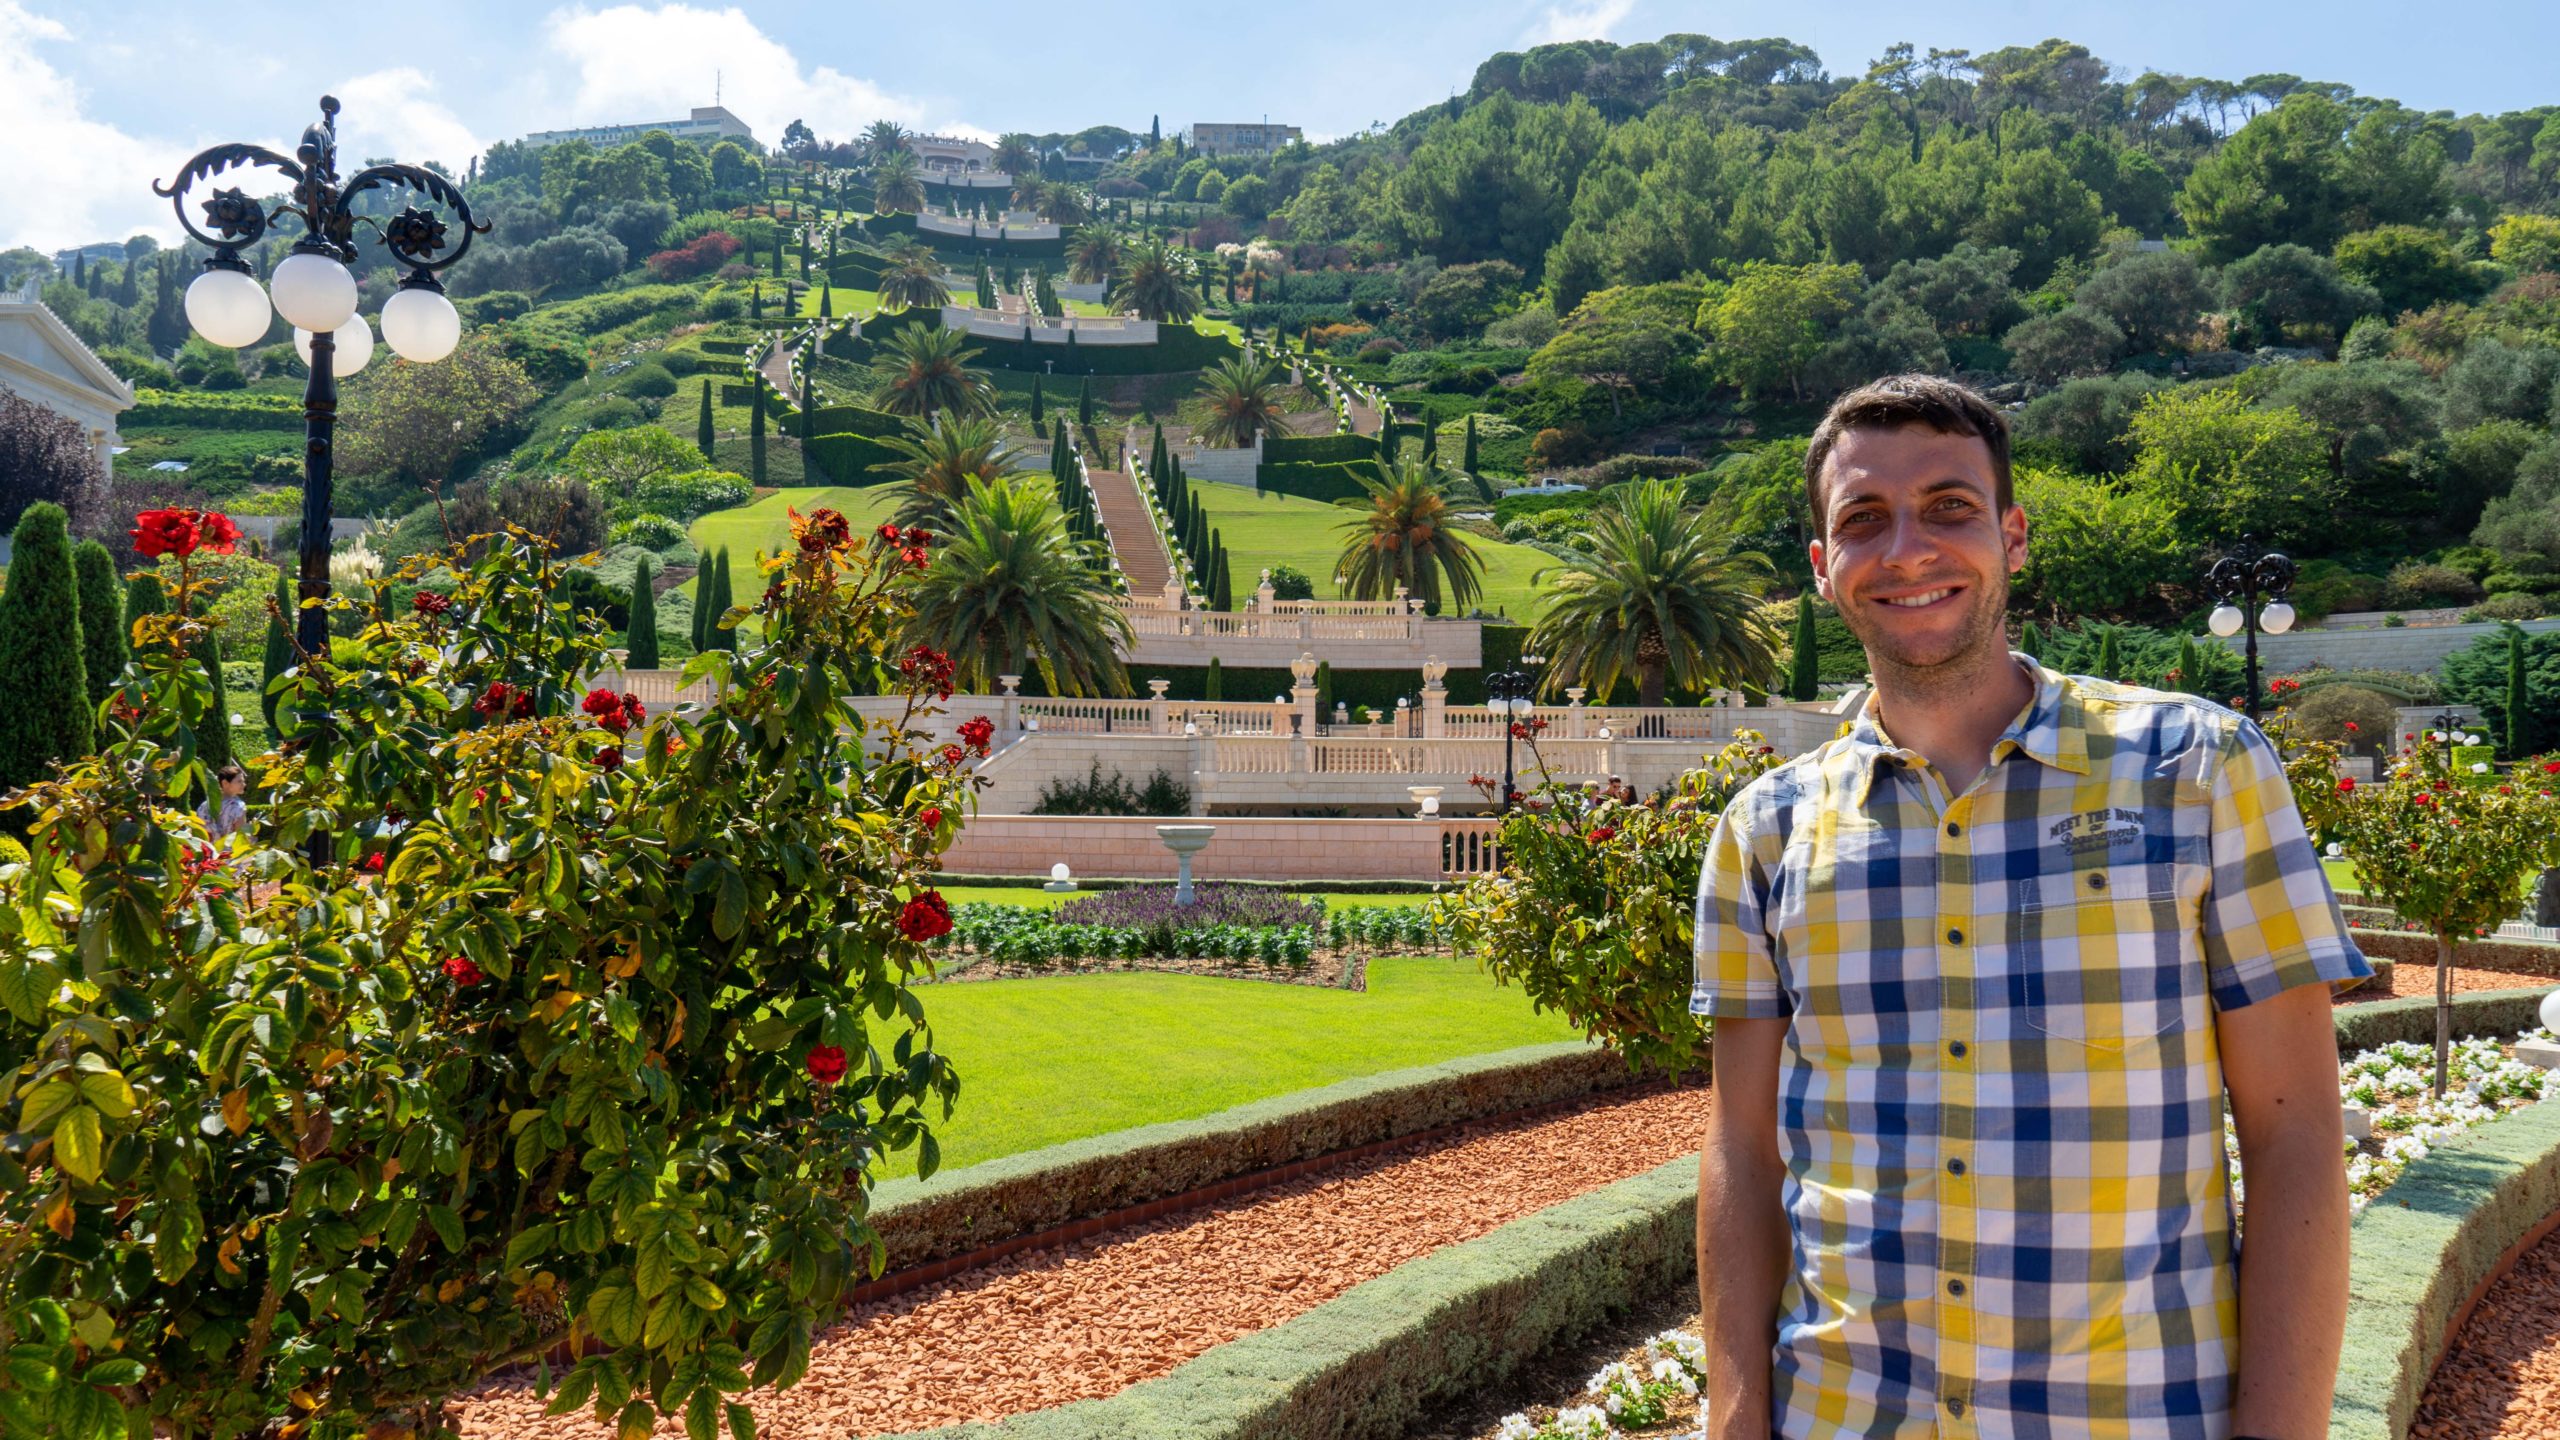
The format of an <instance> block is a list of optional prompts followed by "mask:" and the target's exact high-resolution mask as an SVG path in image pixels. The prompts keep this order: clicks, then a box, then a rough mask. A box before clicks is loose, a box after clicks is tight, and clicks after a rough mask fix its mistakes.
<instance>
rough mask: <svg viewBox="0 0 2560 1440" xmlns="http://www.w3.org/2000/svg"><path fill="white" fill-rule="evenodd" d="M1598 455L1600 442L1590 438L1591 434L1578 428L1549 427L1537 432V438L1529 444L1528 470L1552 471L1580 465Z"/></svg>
mask: <svg viewBox="0 0 2560 1440" xmlns="http://www.w3.org/2000/svg"><path fill="white" fill-rule="evenodd" d="M1599 453H1600V442H1599V441H1598V440H1595V439H1593V438H1592V436H1591V432H1589V431H1587V430H1583V429H1580V428H1578V427H1577V428H1574V429H1570V430H1566V429H1557V428H1554V427H1550V428H1548V429H1545V430H1541V431H1539V432H1538V434H1537V438H1536V439H1533V440H1531V441H1530V442H1529V468H1530V469H1532V470H1554V469H1558V468H1560V467H1562V466H1566V465H1581V464H1584V463H1587V462H1588V461H1590V460H1592V459H1594V458H1595V457H1597V456H1598V454H1599Z"/></svg>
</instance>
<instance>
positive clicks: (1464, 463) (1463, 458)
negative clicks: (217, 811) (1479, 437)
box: [1458, 410, 1477, 475]
mask: <svg viewBox="0 0 2560 1440" xmlns="http://www.w3.org/2000/svg"><path fill="white" fill-rule="evenodd" d="M1458 468H1459V469H1461V470H1464V471H1466V472H1467V473H1468V474H1470V475H1473V474H1476V473H1477V469H1476V417H1475V412H1474V411H1472V410H1470V411H1468V412H1467V448H1466V449H1465V450H1464V451H1463V452H1461V455H1460V458H1459V461H1458Z"/></svg>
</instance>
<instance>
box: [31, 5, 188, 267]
mask: <svg viewBox="0 0 2560 1440" xmlns="http://www.w3.org/2000/svg"><path fill="white" fill-rule="evenodd" d="M74 38H75V37H74V36H73V34H72V32H71V30H70V28H69V27H68V26H65V25H64V24H62V23H61V22H60V21H58V20H52V19H48V18H46V17H45V16H42V15H38V14H35V13H33V12H31V11H29V10H27V9H26V8H25V7H24V6H22V5H20V4H18V3H17V0H0V135H5V136H7V137H8V139H7V141H6V143H0V195H6V196H8V197H9V203H8V204H7V205H6V206H5V207H0V249H5V248H8V247H10V246H15V245H33V246H36V247H38V248H39V249H45V250H52V249H58V248H63V247H67V246H71V245H80V244H86V243H88V242H91V241H95V240H106V239H113V238H117V237H121V236H125V235H131V234H133V233H135V232H136V231H144V232H148V233H150V234H153V235H156V236H158V237H160V238H161V239H162V240H173V239H175V238H176V237H177V235H178V229H177V223H176V221H175V220H174V219H173V218H172V217H171V214H170V211H169V202H168V201H166V200H163V199H161V198H160V197H158V196H156V195H154V194H152V193H151V181H152V180H153V179H154V178H158V179H163V180H165V179H167V178H168V177H169V176H170V175H171V174H172V173H173V172H175V171H176V170H177V168H178V166H179V165H180V164H182V163H184V161H185V159H186V157H187V156H188V155H189V154H190V153H192V149H191V147H189V146H187V145H185V144H183V143H180V142H176V141H159V140H145V139H142V138H140V137H137V136H134V135H130V134H127V133H126V132H125V131H123V130H120V129H118V128H116V127H115V126H113V125H110V124H107V123H105V122H104V121H99V120H92V119H89V118H88V117H86V116H84V115H83V114H82V113H81V96H80V92H79V90H78V88H77V87H75V86H74V85H73V84H72V83H71V81H70V80H69V79H68V78H67V77H65V76H64V75H63V74H62V72H61V71H59V70H57V69H55V68H54V67H53V65H52V64H50V63H48V61H47V60H46V58H45V55H44V53H43V52H42V51H40V50H39V49H38V47H39V46H44V45H64V44H68V43H70V42H71V41H72V40H73V39H74Z"/></svg>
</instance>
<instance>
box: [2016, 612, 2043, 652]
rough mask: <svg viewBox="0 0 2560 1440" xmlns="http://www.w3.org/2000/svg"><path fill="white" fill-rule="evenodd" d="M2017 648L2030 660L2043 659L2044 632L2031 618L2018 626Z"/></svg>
mask: <svg viewBox="0 0 2560 1440" xmlns="http://www.w3.org/2000/svg"><path fill="white" fill-rule="evenodd" d="M2018 649H2019V651H2020V652H2021V653H2023V654H2024V655H2025V656H2026V657H2027V658H2028V659H2030V660H2042V659H2044V632H2043V631H2042V630H2039V629H2037V628H2036V622H2034V621H2033V620H2029V621H2027V622H2026V623H2025V624H2023V625H2020V626H2019V627H2018Z"/></svg>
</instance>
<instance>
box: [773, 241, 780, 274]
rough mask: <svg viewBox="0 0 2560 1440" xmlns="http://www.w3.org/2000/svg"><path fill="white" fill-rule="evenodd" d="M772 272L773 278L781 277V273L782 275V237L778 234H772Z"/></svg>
mask: <svg viewBox="0 0 2560 1440" xmlns="http://www.w3.org/2000/svg"><path fill="white" fill-rule="evenodd" d="M773 273H774V276H775V278H777V279H779V278H781V275H782V237H781V236H780V235H776V236H774V237H773Z"/></svg>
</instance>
